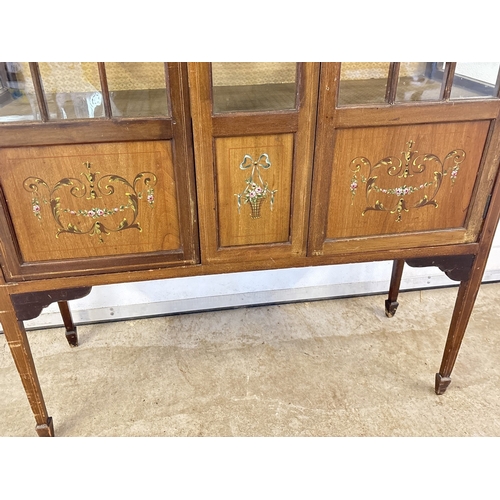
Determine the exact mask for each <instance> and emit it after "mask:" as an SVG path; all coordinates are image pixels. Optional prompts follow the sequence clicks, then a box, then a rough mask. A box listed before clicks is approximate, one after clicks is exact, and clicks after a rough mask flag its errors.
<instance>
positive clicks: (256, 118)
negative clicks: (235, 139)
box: [212, 111, 299, 137]
mask: <svg viewBox="0 0 500 500" xmlns="http://www.w3.org/2000/svg"><path fill="white" fill-rule="evenodd" d="M212 120H213V121H212V124H213V134H214V137H232V136H238V135H257V134H287V133H290V132H297V129H298V123H299V119H298V112H297V111H285V112H283V111H276V112H262V113H232V114H231V115H229V114H228V115H216V116H214V117H213V118H212Z"/></svg>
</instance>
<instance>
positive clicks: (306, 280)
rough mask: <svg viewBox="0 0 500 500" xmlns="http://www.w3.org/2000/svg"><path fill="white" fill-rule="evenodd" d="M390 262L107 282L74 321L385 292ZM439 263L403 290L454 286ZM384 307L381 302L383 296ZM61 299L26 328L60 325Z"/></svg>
mask: <svg viewBox="0 0 500 500" xmlns="http://www.w3.org/2000/svg"><path fill="white" fill-rule="evenodd" d="M391 269H392V261H384V262H376V263H363V264H347V265H338V266H321V267H310V268H299V269H281V270H275V271H257V272H247V273H234V274H222V275H215V276H202V277H189V278H173V279H170V280H159V281H148V282H139V283H127V284H120V285H104V286H100V287H94V288H93V290H92V292H91V293H90V295H88V296H87V297H85V298H83V299H79V300H74V301H72V302H71V305H70V307H71V310H72V312H73V317H74V320H75V323H77V324H79V323H89V322H92V323H93V322H100V321H109V320H117V319H126V318H138V317H144V316H154V315H163V314H170V313H181V312H191V311H203V310H210V309H220V308H225V307H235V306H245V305H255V304H266V303H277V302H287V301H297V300H314V299H323V298H331V297H343V296H350V295H364V294H371V293H387V290H388V287H389V280H390V276H391ZM483 281H484V282H488V281H500V232H497V235H496V236H495V239H494V241H493V247H492V250H491V254H490V258H489V260H488V265H487V268H486V272H485V276H484V280H483ZM456 284H457V283H456V282H454V281H451V280H450V279H448V278H447V277H446V276H445V275H444V274H443V273H442V272H441V271H440V270H439V269H437V268H435V267H428V268H411V267H408V266H405V270H404V273H403V280H402V283H401V289H402V290H411V289H420V288H429V287H436V286H448V285H456ZM381 307H383V301H381ZM60 325H62V321H61V318H60V315H59V310H58V308H57V304H52V305H51V306H49V307H48V308H46V309H45V310H44V311H43V313H42V314H41V315H40V316H39V317H38V318H36V319H34V320H30V321H27V322H26V327H27V328H43V327H49V326H60Z"/></svg>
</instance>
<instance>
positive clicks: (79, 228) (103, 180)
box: [24, 162, 157, 243]
mask: <svg viewBox="0 0 500 500" xmlns="http://www.w3.org/2000/svg"><path fill="white" fill-rule="evenodd" d="M84 165H85V166H86V168H87V170H86V171H84V172H82V174H81V175H82V176H83V177H84V178H85V179H86V180H87V183H84V182H82V181H81V180H80V179H77V178H70V177H68V178H64V179H61V180H60V181H58V182H57V183H56V184H55V185H54V186H53V187H49V185H48V184H47V183H46V182H45V181H44V180H43V179H41V178H39V177H28V178H27V179H25V180H24V188H25V189H26V191H28V192H30V193H32V198H31V207H32V212H33V214H34V215H35V217H36V218H37V219H38V220H39V221H42V207H43V206H44V205H49V206H50V209H51V212H52V216H53V218H54V220H55V221H56V223H57V226H58V229H57V233H56V238H58V237H59V235H60V234H61V233H70V234H88V235H90V236H94V235H97V237H98V240H99V242H101V243H104V239H103V235H104V234H110V233H112V232H118V231H122V230H124V229H137V230H139V231H142V229H141V226H140V224H139V222H138V221H137V216H138V214H139V200H142V199H144V198H145V200H146V202H147V203H148V205H149V206H150V207H151V208H153V206H154V202H155V197H154V186H155V184H156V182H157V179H156V176H155V175H154V174H153V173H152V172H141V173H140V174H137V175H136V176H135V178H134V180H133V181H132V183H129V182H128V181H127V180H126V179H125V178H123V177H121V176H119V175H105V176H102V177H100V178H98V176H97V174H99V172H93V171H92V166H91V164H90V162H85V163H84ZM119 186H121V187H122V188H123V189H122V191H124V192H123V193H122V196H125V198H126V200H125V201H126V202H125V203H121V204H115V205H111V207H106V206H105V205H106V204H105V200H106V197H108V196H110V197H117V196H118V194H117V188H118V187H119ZM43 191H45V192H46V193H47V194H46V196H41V194H40V193H41V192H43ZM63 193H65V194H66V200H68V199H70V200H71V199H72V198H75V199H80V200H85V203H86V204H88V205H90V207H89V206H88V205H87V207H85V208H84V207H82V208H69V207H64V206H62V205H61V203H62V202H61V199H62V198H63V197H62V194H63ZM144 194H145V196H144ZM68 195H69V198H68ZM121 212H124V214H123V215H124V216H120V218H118V219H117V218H113V216H116V215H119V214H120V213H121ZM73 217H77V218H80V221H81V222H80V223H79V222H77V221H76V220H74V219H73ZM106 219H107V220H106ZM88 220H90V221H91V223H90V225H89V224H88V223H87V222H84V221H88ZM104 220H106V222H104Z"/></svg>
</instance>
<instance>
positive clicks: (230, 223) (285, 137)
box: [215, 134, 293, 247]
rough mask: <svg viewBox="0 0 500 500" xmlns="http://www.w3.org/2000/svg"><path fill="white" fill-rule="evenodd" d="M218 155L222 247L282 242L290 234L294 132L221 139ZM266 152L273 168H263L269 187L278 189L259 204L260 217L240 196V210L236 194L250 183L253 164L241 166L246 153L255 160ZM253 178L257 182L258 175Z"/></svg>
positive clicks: (216, 147)
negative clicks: (248, 181) (272, 197)
mask: <svg viewBox="0 0 500 500" xmlns="http://www.w3.org/2000/svg"><path fill="white" fill-rule="evenodd" d="M215 150H216V158H217V161H216V163H217V167H216V168H217V199H218V210H217V213H218V215H219V246H221V247H228V246H237V245H255V244H259V243H283V242H287V241H288V240H289V237H290V212H291V195H292V159H293V134H282V135H273V136H267V135H264V136H248V137H231V138H220V139H216V141H215ZM264 153H265V154H267V155H268V156H269V160H270V162H271V167H269V168H268V169H266V170H264V169H263V168H261V169H260V174H261V176H262V179H263V181H264V182H265V183H267V185H268V186H269V189H270V190H272V191H276V193H275V194H274V203H273V205H271V195H270V194H268V195H267V197H266V198H265V199H264V200H263V201H262V204H261V205H260V218H252V207H251V204H250V203H245V196H243V197H242V199H241V206H240V209H238V202H237V201H238V200H237V198H238V197H237V196H236V195H237V194H241V193H242V192H243V191H244V189H245V188H246V186H247V179H248V178H249V176H250V175H251V171H252V167H250V168H249V169H247V170H242V169H240V164H241V162H242V161H243V159H244V157H245V155H249V156H251V157H252V158H253V159H254V160H255V161H257V160H258V159H259V157H260V156H261V155H262V154H264ZM254 177H255V178H254V180H255V181H257V182H258V178H257V175H256V174H255V176H254Z"/></svg>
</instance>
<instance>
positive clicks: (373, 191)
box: [350, 141, 466, 222]
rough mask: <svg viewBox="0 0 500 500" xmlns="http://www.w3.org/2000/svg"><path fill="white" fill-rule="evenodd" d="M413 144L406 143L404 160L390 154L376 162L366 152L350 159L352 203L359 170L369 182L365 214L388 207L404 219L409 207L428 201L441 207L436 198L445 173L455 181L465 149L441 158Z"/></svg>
mask: <svg viewBox="0 0 500 500" xmlns="http://www.w3.org/2000/svg"><path fill="white" fill-rule="evenodd" d="M413 145H414V142H413V141H408V142H407V143H406V146H407V150H406V151H402V152H401V155H402V158H403V160H401V159H399V158H396V157H395V156H387V157H385V158H383V159H382V160H379V161H378V162H377V163H376V164H375V165H373V166H372V165H371V163H370V161H369V160H368V158H365V157H364V156H358V157H356V158H354V160H352V161H351V164H350V169H351V171H352V172H353V176H352V178H351V185H350V190H351V195H352V196H351V197H352V202H351V204H352V203H354V197H355V195H356V193H357V190H358V187H359V183H358V177H357V176H358V174H360V176H361V179H360V180H361V182H362V183H363V184H366V189H365V196H366V204H367V206H366V208H365V209H364V210H363V212H362V215H365V213H366V212H368V211H370V210H376V211H386V212H390V213H391V214H397V218H396V222H401V220H402V214H403V212H409V210H410V209H416V208H421V207H424V206H426V205H431V206H434V207H435V208H437V207H438V203H437V201H436V199H435V198H436V195H437V194H438V191H439V189H440V187H441V184H442V182H443V178H444V177H445V176H446V175H449V176H450V181H451V185H452V186H453V185H454V184H455V181H456V179H457V176H458V171H459V170H460V164H461V163H462V162H463V161H464V160H465V156H466V155H465V151H463V150H462V149H455V150H453V151H450V152H449V153H448V154H447V155H446V157H445V158H444V160H443V161H441V159H440V158H439V157H438V156H436V155H435V154H432V153H426V154H420V155H419V154H418V151H412V147H413ZM381 199H383V203H382V201H380V200H381ZM373 200H375V201H373Z"/></svg>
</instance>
